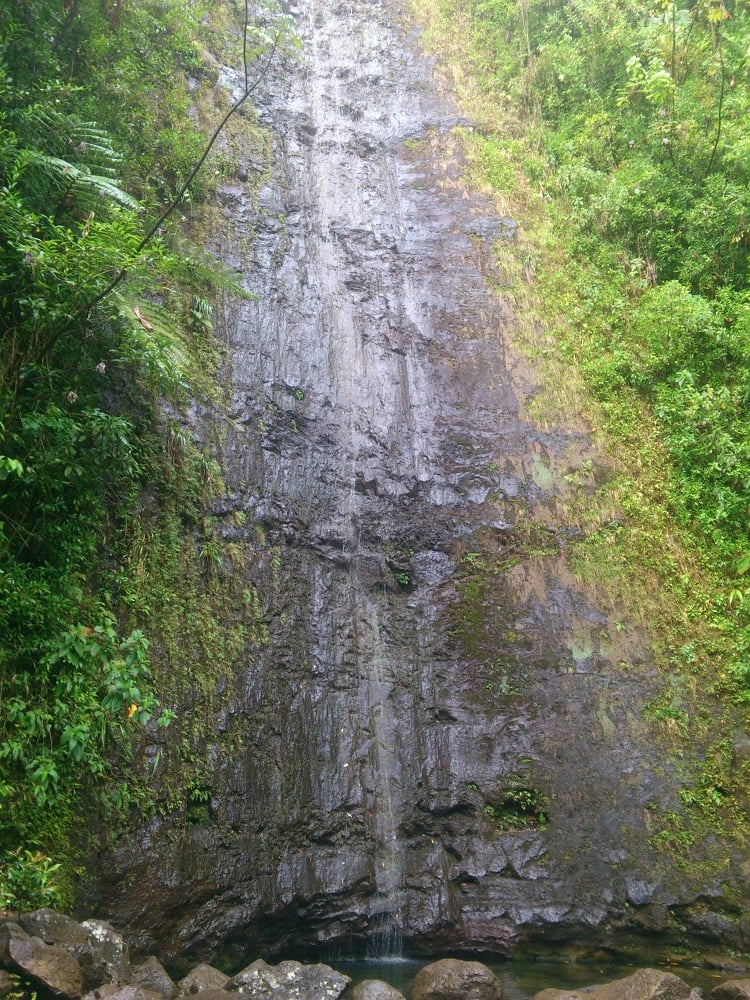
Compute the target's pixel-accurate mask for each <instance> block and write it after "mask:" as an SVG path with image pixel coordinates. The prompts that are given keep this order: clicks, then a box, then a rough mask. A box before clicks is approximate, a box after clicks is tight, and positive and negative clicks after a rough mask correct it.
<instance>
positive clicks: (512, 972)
mask: <svg viewBox="0 0 750 1000" xmlns="http://www.w3.org/2000/svg"><path fill="white" fill-rule="evenodd" d="M476 958H477V960H478V961H481V960H482V956H481V955H480V956H476ZM432 961H436V959H434V958H431V959H409V958H400V959H387V958H386V959H369V958H365V959H351V960H347V959H341V958H338V959H336V958H335V957H332V958H331V960H330V963H331V964H332V965H333V966H334V967H336V968H338V969H340V970H341V972H343V973H345V974H346V975H347V976H349V977H350V978H351V980H352V984H356V983H361V982H362V981H363V980H365V979H379V980H381V981H382V982H385V983H388V984H389V985H391V986H393V987H394V988H395V989H397V990H399V991H400V992H401V993H403V994H404V996H408V995H409V990H410V988H411V984H412V982H413V980H414V977H415V976H416V975H417V973H418V972H419V970H420V969H421V968H423V967H424V966H425V965H428V964H430V962H432ZM484 964H486V965H488V966H489V968H490V969H492V971H493V972H494V973H495V975H496V976H497V978H498V979H499V980H500V983H501V986H502V996H503V998H504V1000H531V998H532V997H534V996H535V995H536V994H537V993H539V992H540V991H541V990H544V989H562V990H573V989H575V990H581V989H583V988H585V987H586V986H598V985H600V984H602V983H608V982H613V981H614V980H616V979H625V978H626V977H627V976H632V974H633V973H634V972H635V971H636V968H638V966H637V965H635V964H630V965H625V964H619V963H611V964H610V963H607V964H604V963H601V962H583V961H582V962H569V961H553V960H550V959H543V958H542V959H535V958H525V959H512V960H509V961H507V962H494V961H487V962H485V963H484ZM652 968H661V967H660V966H659V965H656V964H655V965H653V966H652ZM664 971H665V972H671V973H674V974H676V975H677V976H679V978H680V979H682V980H683V981H684V982H686V983H688V985H689V986H691V987H697V988H698V989H700V990H701V991H702V992H703V994H704V995H705V996H708V994H709V993H710V991H711V990H712V989H713V988H714V986H716V985H717V984H718V983H720V982H723V981H724V980H725V979H726V978H727V977H726V974H722V973H718V972H711V971H709V970H708V969H699V968H691V967H684V968H683V967H679V968H675V967H674V966H669V967H668V968H667V967H664Z"/></svg>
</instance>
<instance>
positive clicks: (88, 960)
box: [76, 920, 130, 989]
mask: <svg viewBox="0 0 750 1000" xmlns="http://www.w3.org/2000/svg"><path fill="white" fill-rule="evenodd" d="M81 927H83V928H85V930H86V932H87V936H88V940H87V943H86V945H85V951H83V950H82V951H80V952H79V951H78V949H76V957H77V958H78V960H79V962H80V963H81V966H82V968H83V970H84V980H85V984H86V987H87V988H88V989H94V988H95V987H97V986H99V985H101V984H102V983H115V984H116V985H118V986H123V985H125V983H127V982H129V980H130V955H129V954H128V947H127V945H126V944H125V941H124V940H123V937H122V935H121V934H118V932H117V931H116V930H115V929H114V927H112V925H111V924H108V923H107V922H106V920H84V921H83V922H82V924H81ZM89 983H90V985H88V984H89Z"/></svg>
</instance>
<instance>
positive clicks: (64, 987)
mask: <svg viewBox="0 0 750 1000" xmlns="http://www.w3.org/2000/svg"><path fill="white" fill-rule="evenodd" d="M0 962H2V963H3V965H5V966H6V967H7V968H8V969H10V970H12V971H14V972H18V973H19V974H20V975H21V976H23V977H24V978H25V979H28V980H29V981H30V982H31V983H33V984H34V985H35V986H37V987H38V988H39V989H40V990H42V991H43V992H46V993H51V994H53V996H56V997H66V998H70V1000H73V998H75V997H79V996H80V995H81V987H82V984H83V977H82V975H81V967H80V965H79V964H78V962H77V961H76V960H75V959H74V958H73V956H72V955H71V954H70V953H69V952H67V951H65V949H64V948H58V947H57V946H56V945H49V944H45V943H44V941H42V939H41V938H38V937H31V935H29V934H27V933H26V931H25V930H24V929H23V928H22V927H20V926H19V925H18V924H14V923H6V924H2V925H0Z"/></svg>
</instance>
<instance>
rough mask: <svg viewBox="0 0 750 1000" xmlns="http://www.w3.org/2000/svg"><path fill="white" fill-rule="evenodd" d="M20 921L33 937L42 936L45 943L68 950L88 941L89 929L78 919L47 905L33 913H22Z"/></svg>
mask: <svg viewBox="0 0 750 1000" xmlns="http://www.w3.org/2000/svg"><path fill="white" fill-rule="evenodd" d="M18 923H19V924H20V925H21V927H23V929H24V930H25V931H26V933H27V934H30V935H31V936H32V937H38V938H41V939H42V941H44V943H45V944H55V945H57V946H58V947H59V948H65V949H66V950H67V951H73V950H74V949H75V948H76V947H78V946H80V945H85V944H86V943H87V942H88V931H87V930H86V928H85V927H81V925H80V924H79V923H78V921H77V920H73V918H72V917H66V916H65V914H64V913H57V912H56V911H55V910H50V909H47V908H46V907H43V908H42V909H41V910H34V912H33V913H22V914H21V916H20V917H19V918H18Z"/></svg>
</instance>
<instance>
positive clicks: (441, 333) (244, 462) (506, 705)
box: [99, 0, 732, 963]
mask: <svg viewBox="0 0 750 1000" xmlns="http://www.w3.org/2000/svg"><path fill="white" fill-rule="evenodd" d="M292 12H293V14H294V16H295V19H296V23H297V27H298V31H299V33H300V35H301V37H302V39H303V41H304V49H303V51H302V54H301V56H299V57H297V58H295V59H288V60H284V61H283V62H277V63H276V64H275V65H274V67H273V68H272V71H271V73H270V75H269V77H268V79H267V80H266V81H265V83H264V93H263V94H262V95H261V96H260V97H259V98H258V103H259V106H260V118H261V121H262V123H263V124H265V125H267V126H268V127H269V128H270V129H271V131H272V136H273V157H272V164H271V171H270V177H269V178H268V180H267V183H265V186H263V187H262V190H261V191H260V195H259V197H258V199H257V200H256V199H255V198H254V197H253V195H252V193H251V186H250V185H249V184H247V183H245V182H243V181H240V180H237V181H228V182H226V183H225V184H224V186H223V192H222V199H223V201H222V205H223V214H224V219H225V222H224V227H225V229H226V230H227V232H228V234H229V236H228V238H227V237H226V235H225V237H224V238H223V240H222V245H221V253H222V256H223V257H224V259H225V260H226V261H227V263H228V264H229V265H230V266H232V267H234V268H235V269H236V270H237V271H238V272H239V273H241V274H242V275H243V276H244V280H245V281H246V284H247V287H248V288H250V289H252V290H253V291H254V292H257V293H258V295H259V299H258V301H257V302H246V303H243V304H240V305H237V304H233V305H232V306H231V307H229V308H228V309H227V311H226V313H225V316H224V319H223V325H222V330H221V333H222V335H223V337H224V338H225V339H226V341H227V344H228V351H229V358H230V371H229V376H228V377H229V382H230V385H231V412H230V419H228V420H226V421H224V422H222V423H221V424H220V426H219V427H218V436H219V439H220V441H221V444H220V458H221V462H222V466H223V469H224V474H225V479H226V482H227V485H228V493H227V496H226V497H225V498H223V500H222V501H220V502H218V503H217V505H216V510H215V511H214V513H215V514H216V516H217V517H218V518H219V520H220V523H221V524H222V525H223V529H222V530H223V531H224V534H225V536H226V537H227V538H231V539H232V540H233V541H234V542H235V543H236V544H237V545H238V546H240V547H241V548H242V549H243V551H244V552H245V553H246V556H247V559H246V568H245V569H242V570H238V572H242V573H243V574H245V575H246V577H247V581H246V582H247V586H248V588H249V589H251V590H254V592H257V593H258V594H259V595H260V597H261V599H262V601H263V602H264V605H263V609H262V614H263V617H264V619H265V621H266V623H267V625H268V629H269V641H268V643H267V644H265V645H264V646H263V647H261V648H255V649H248V654H247V658H246V662H245V666H244V669H243V670H242V671H240V672H239V674H236V675H235V674H232V675H231V676H229V677H227V678H226V694H225V708H224V710H223V712H222V714H221V717H220V718H218V719H216V720H215V727H216V734H217V736H218V735H219V734H222V733H227V732H229V731H231V732H232V733H233V734H235V736H236V739H235V740H234V741H233V742H231V741H229V742H227V741H225V742H224V743H222V744H219V743H218V742H214V739H213V734H212V732H211V731H210V730H209V731H208V732H207V734H206V738H207V741H208V744H209V754H213V756H212V757H211V770H212V773H211V776H210V795H211V801H210V809H207V814H206V821H205V822H204V823H197V824H193V825H189V826H187V827H186V828H185V829H184V830H182V831H180V832H179V835H178V836H174V830H173V829H171V828H170V826H169V824H168V822H166V821H163V820H152V821H150V822H149V824H148V825H146V826H144V828H143V829H141V830H138V831H136V832H134V834H133V836H132V837H130V838H126V839H124V840H122V841H120V842H118V843H117V844H116V845H114V846H112V847H110V848H109V849H108V850H107V852H106V853H105V854H104V856H103V857H102V859H101V870H100V879H99V899H100V904H99V906H100V909H101V911H102V912H103V913H105V914H106V915H107V916H108V917H109V918H110V919H112V920H113V921H114V922H115V923H116V924H118V925H123V926H127V927H128V928H129V930H130V932H131V934H133V935H134V936H135V938H136V939H137V940H140V941H141V943H143V944H144V945H148V946H150V947H156V950H158V951H159V953H160V954H161V955H162V956H166V957H167V958H170V957H171V958H172V959H175V958H176V957H177V956H183V957H190V958H193V959H195V958H202V959H211V960H214V959H217V958H218V957H223V958H224V959H225V960H229V961H236V962H237V963H239V962H240V961H241V960H242V959H243V958H249V957H255V956H257V954H262V953H265V954H271V953H279V952H282V951H284V950H286V951H289V950H290V949H297V950H298V951H299V950H300V949H302V948H305V947H310V948H313V947H322V948H325V947H329V946H330V947H334V946H335V947H338V948H340V949H345V950H346V949H355V948H357V947H366V946H367V945H368V943H369V946H370V948H371V949H374V950H377V949H378V948H384V947H388V946H392V945H394V944H396V945H398V944H400V943H401V942H402V941H403V942H404V943H405V944H406V946H407V947H409V948H412V949H415V948H416V949H420V950H422V951H428V952H429V951H431V952H440V951H442V950H446V949H451V950H453V951H455V950H458V949H461V950H464V951H474V952H478V951H494V952H500V953H507V952H509V951H511V950H513V949H514V948H515V947H516V946H517V945H518V944H519V942H523V941H528V940H532V939H544V940H548V941H551V940H564V939H567V938H581V937H584V938H585V937H589V938H594V937H596V936H597V935H599V936H601V935H602V934H604V933H605V931H606V932H607V933H609V931H610V930H611V929H612V928H613V927H617V926H620V925H622V924H625V923H627V920H628V919H629V916H628V915H629V914H630V913H632V912H635V911H638V910H639V908H642V907H643V908H645V909H644V911H643V912H644V913H646V914H650V916H649V918H648V919H649V920H650V921H651V926H652V928H656V929H663V928H665V927H668V926H672V918H671V917H670V914H669V912H668V910H667V907H669V906H679V905H683V904H689V903H691V902H692V901H693V900H695V899H696V898H699V897H705V898H706V899H709V900H710V899H711V898H712V897H715V896H718V895H719V894H720V889H719V886H720V883H721V880H722V878H723V877H724V875H725V874H726V871H724V870H723V867H722V865H721V864H719V865H716V864H713V865H712V866H711V867H710V869H708V874H706V870H705V869H704V871H703V872H702V874H701V875H700V877H697V876H696V877H694V876H693V875H692V874H691V873H690V872H689V871H688V872H686V871H679V870H677V869H676V868H675V867H674V866H673V865H672V863H671V862H670V861H669V860H668V859H666V858H664V857H659V856H657V855H656V854H655V853H654V852H653V851H652V849H651V848H650V847H649V846H648V842H649V836H650V833H651V830H650V828H649V825H648V816H649V806H650V804H652V803H654V802H660V803H662V805H663V806H665V807H668V806H669V804H670V803H674V802H675V801H677V792H678V790H679V784H680V780H681V776H680V774H679V773H678V772H677V770H676V765H675V764H673V763H672V762H670V760H669V759H668V757H667V756H666V755H665V753H664V751H663V748H662V747H661V746H660V745H659V743H658V740H657V738H656V737H655V736H654V734H653V733H652V732H651V731H650V729H649V727H648V725H647V723H646V722H644V719H643V714H642V711H643V706H644V703H645V702H647V701H648V700H649V699H650V698H652V697H653V696H654V694H655V693H656V691H657V690H658V687H659V682H658V678H657V677H656V676H655V674H654V671H653V668H652V666H651V664H650V657H649V654H648V644H647V639H646V637H644V636H642V635H639V634H637V633H636V632H634V631H633V629H631V628H630V627H628V618H627V614H626V613H623V614H622V615H620V616H619V618H618V620H620V621H621V622H624V623H625V626H626V627H625V628H623V627H622V625H620V626H619V627H618V628H617V629H616V628H615V627H614V622H613V621H611V620H610V619H609V618H608V616H607V615H606V614H605V613H604V612H603V611H602V610H601V609H599V608H597V607H596V606H593V605H592V603H591V601H590V600H589V599H588V598H587V596H586V595H585V593H584V592H583V591H582V590H581V589H580V588H578V587H577V586H576V584H575V582H574V580H573V577H572V576H571V574H570V572H569V570H568V569H567V568H566V563H565V543H566V538H568V537H569V536H570V535H571V534H575V527H574V526H571V525H567V524H566V523H565V515H564V504H563V500H564V497H563V493H564V490H565V488H566V485H565V481H564V478H563V476H564V473H565V472H566V471H570V469H574V468H580V466H581V463H582V461H583V459H584V458H586V457H590V458H594V457H595V456H593V455H592V454H591V452H590V446H589V443H588V441H587V438H586V435H585V433H583V432H582V431H581V430H580V429H575V430H570V429H566V428H554V429H552V430H548V431H544V432H542V431H541V430H539V429H538V428H536V427H534V426H533V425H531V424H530V423H529V422H528V421H527V420H526V419H525V418H524V416H523V412H522V403H523V400H524V398H525V397H526V396H527V395H528V394H529V393H531V392H533V391H534V390H535V387H534V386H533V385H531V384H529V383H528V382H527V381H526V378H525V376H524V374H523V370H522V368H521V367H520V366H519V365H517V364H516V363H515V362H514V360H513V355H512V352H511V350H510V348H509V346H508V344H509V338H510V336H511V334H512V319H511V317H510V315H509V313H508V310H507V308H506V306H505V305H504V303H503V301H502V299H501V298H499V297H497V296H496V295H494V294H492V293H491V292H490V291H489V286H490V285H491V284H497V283H501V282H502V275H500V274H498V273H497V272H496V271H495V270H494V265H493V264H492V261H491V250H492V246H493V244H494V242H495V241H496V240H506V239H512V238H513V233H514V224H513V223H512V222H511V221H509V220H504V219H499V218H496V217H494V216H493V215H492V212H491V209H490V207H489V206H488V205H487V204H485V203H483V202H482V200H481V199H480V198H479V197H478V196H476V195H474V194H472V193H470V192H468V191H466V190H465V188H464V186H463V183H462V180H461V172H462V163H461V156H460V143H459V142H458V141H457V140H456V137H455V134H454V129H455V127H456V126H457V125H460V124H461V122H460V119H459V118H458V117H457V113H456V109H455V107H454V106H453V105H452V104H451V102H450V100H449V98H448V97H447V96H446V95H445V94H443V93H442V92H441V89H440V87H439V85H438V82H437V81H436V78H435V75H434V72H433V69H432V67H431V65H430V64H429V62H428V61H427V60H426V59H425V57H424V56H423V55H422V54H421V53H420V50H419V47H418V42H417V39H415V38H414V37H412V36H410V35H409V34H408V33H407V32H406V30H405V29H404V28H403V27H402V26H401V17H400V15H399V12H398V10H397V9H395V8H394V7H393V6H392V5H391V3H390V2H389V0H352V2H346V3H344V2H338V0H302V2H301V3H300V4H299V6H298V7H294V8H293V10H292ZM230 82H231V80H230ZM251 168H252V164H251ZM246 172H247V171H246V169H245V168H243V169H242V170H241V171H239V173H240V175H241V176H245V175H246ZM216 419H217V420H218V418H216ZM237 512H242V513H243V514H245V515H246V521H245V522H244V525H243V524H242V523H241V521H242V519H241V518H239V519H238V518H237V517H236V516H235V515H236V514H237ZM167 738H168V734H167ZM212 746H213V750H212V749H211V747H212ZM170 830H171V834H172V835H171V836H168V833H170ZM728 864H729V862H728V861H727V865H728ZM724 867H726V866H724ZM712 906H713V904H708V905H707V911H706V912H709V913H710V912H712V909H711V907H712ZM644 919H645V918H644ZM712 919H713V924H712V923H711V921H710V920H709V921H708V923H707V924H706V927H708V928H709V932H710V933H713V932H714V931H717V928H718V931H717V933H724V932H726V931H727V930H728V929H729V930H731V926H732V925H731V922H729V921H727V919H726V918H724V917H716V918H715V919H714V918H712ZM717 921H718V923H717ZM722 921H723V923H722ZM646 922H648V921H646ZM709 925H710V926H709ZM711 928H713V930H711ZM139 935H140V937H139Z"/></svg>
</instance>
